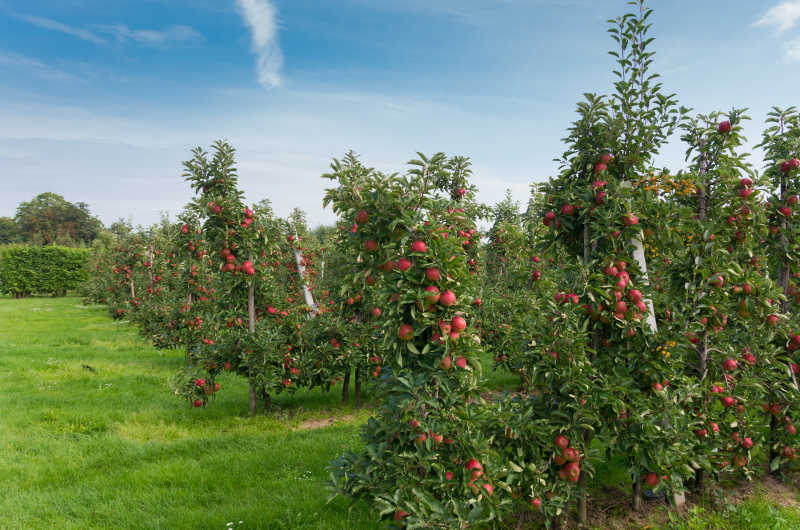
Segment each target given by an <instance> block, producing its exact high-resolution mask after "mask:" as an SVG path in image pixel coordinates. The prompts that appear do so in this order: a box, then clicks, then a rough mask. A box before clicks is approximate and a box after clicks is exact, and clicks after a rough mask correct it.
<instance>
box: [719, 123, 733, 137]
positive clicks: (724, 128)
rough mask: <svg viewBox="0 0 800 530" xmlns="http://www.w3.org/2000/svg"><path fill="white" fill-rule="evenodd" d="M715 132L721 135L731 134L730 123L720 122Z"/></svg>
mask: <svg viewBox="0 0 800 530" xmlns="http://www.w3.org/2000/svg"><path fill="white" fill-rule="evenodd" d="M717 130H718V131H719V132H721V133H723V134H725V133H729V132H731V122H730V121H727V120H725V121H723V122H721V123H720V124H719V127H717Z"/></svg>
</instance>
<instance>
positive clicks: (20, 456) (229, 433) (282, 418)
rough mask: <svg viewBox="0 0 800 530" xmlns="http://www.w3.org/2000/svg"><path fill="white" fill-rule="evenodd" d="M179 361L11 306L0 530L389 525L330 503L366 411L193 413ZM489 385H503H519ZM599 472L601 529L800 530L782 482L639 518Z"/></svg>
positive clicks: (318, 405) (117, 330)
mask: <svg viewBox="0 0 800 530" xmlns="http://www.w3.org/2000/svg"><path fill="white" fill-rule="evenodd" d="M182 363H183V355H182V354H181V352H178V351H175V352H169V351H158V350H156V349H154V348H152V347H151V346H149V345H148V344H147V343H146V342H145V341H144V340H142V339H141V338H140V337H139V336H138V335H137V333H136V329H135V328H134V327H132V326H131V325H129V324H127V323H124V322H114V321H112V320H111V319H110V318H109V317H108V315H107V312H106V311H105V309H104V308H99V307H85V306H83V305H82V304H81V302H80V300H79V299H78V298H61V299H50V298H31V299H24V300H11V299H9V298H0V528H2V529H5V528H9V529H22V528H57V529H63V528H81V529H87V528H110V529H123V528H169V529H179V528H181V529H182V528H210V529H220V530H222V529H225V528H230V527H231V525H229V523H233V524H232V527H234V528H269V529H272V528H275V529H295V528H319V529H337V528H341V529H359V528H377V527H380V525H379V524H378V522H377V513H376V512H375V511H374V510H372V509H371V508H370V507H369V506H368V505H367V504H366V503H363V502H359V503H356V504H354V505H352V507H351V505H350V503H349V502H348V501H346V500H344V499H334V500H333V501H332V502H331V503H327V497H328V491H327V489H326V486H325V485H326V480H327V472H326V466H327V464H328V462H329V461H330V460H331V459H333V458H335V457H336V456H337V455H338V454H340V453H341V452H343V451H345V450H347V449H353V448H357V447H358V446H359V443H360V442H359V437H358V430H359V425H360V424H361V422H362V421H363V420H365V419H366V417H367V414H368V411H367V410H361V411H359V410H355V409H353V408H351V407H347V406H343V405H342V404H341V403H340V397H339V395H338V393H330V394H326V393H323V392H319V391H311V392H298V393H297V394H296V395H294V396H288V395H281V396H278V397H277V398H276V399H275V402H276V404H277V405H278V407H279V408H278V409H277V410H276V411H273V412H271V413H269V414H267V415H265V414H261V415H259V416H256V417H250V416H249V414H248V412H247V388H246V384H245V382H244V381H243V380H241V379H238V378H236V377H233V376H223V377H222V378H221V379H220V384H221V386H222V391H221V392H219V393H218V397H217V399H216V401H215V402H214V403H213V404H212V406H211V407H209V408H207V409H194V408H191V407H189V406H188V405H187V404H186V403H185V402H184V401H181V400H179V399H177V398H176V397H175V396H173V395H172V393H171V391H170V387H169V383H168V380H169V378H170V376H172V375H173V374H174V373H175V372H176V371H178V370H179V369H180V368H181V366H182ZM487 364H488V363H487ZM486 375H487V380H486V382H485V385H486V386H488V387H490V388H492V389H501V388H503V387H508V388H511V387H513V385H514V383H515V379H514V378H513V377H512V376H509V375H506V374H501V373H493V372H492V371H491V369H490V368H488V369H487V374H486ZM331 418H334V419H336V420H335V422H334V424H333V425H331V426H325V427H319V425H328V424H329V423H330V422H329V419H331ZM311 420H320V421H316V422H312V421H311ZM309 423H314V424H315V425H316V428H305V427H306V426H307V425H308V424H309ZM595 464H596V466H597V467H598V471H599V473H598V477H597V478H596V479H595V481H594V483H593V484H592V496H593V501H592V504H593V505H594V506H595V508H594V513H593V514H592V515H593V516H594V520H595V521H596V524H595V525H594V528H603V529H605V528H641V527H648V528H679V529H687V530H688V529H692V530H694V529H701V528H720V529H725V530H734V529H738V528H743V529H744V528H746V529H748V530H750V529H761V528H763V529H800V511H799V510H798V506H800V503H798V500H799V499H800V497H799V496H798V492H797V489H795V488H793V487H791V486H783V485H779V484H777V483H775V482H774V481H772V482H761V483H758V484H756V485H755V486H753V487H751V488H750V489H749V490H748V491H747V492H746V493H745V494H742V495H741V496H740V498H739V499H737V500H738V501H739V502H736V503H733V502H729V503H722V504H718V503H717V504H712V503H711V502H710V501H706V502H703V503H700V504H699V505H697V506H693V507H692V508H691V509H690V511H689V513H688V514H686V515H685V516H683V517H677V516H672V517H670V516H669V514H668V513H667V511H666V509H665V507H663V506H662V507H658V506H657V505H649V506H648V510H647V511H646V513H644V514H640V515H637V516H635V517H630V516H629V515H628V514H627V508H626V504H625V500H624V499H625V495H626V489H625V488H626V487H627V485H626V484H625V481H626V477H625V471H624V469H623V468H622V467H621V465H616V464H615V463H613V462H612V463H602V462H600V461H599V460H598V461H596V462H595ZM776 489H779V490H780V491H779V492H778V494H776ZM742 499H744V500H742ZM712 506H716V508H713V507H712ZM240 521H241V524H240ZM534 524H535V523H534Z"/></svg>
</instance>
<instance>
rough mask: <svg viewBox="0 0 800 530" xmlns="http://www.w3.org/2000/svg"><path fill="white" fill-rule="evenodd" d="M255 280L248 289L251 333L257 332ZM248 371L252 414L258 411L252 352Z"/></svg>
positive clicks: (248, 329) (248, 322)
mask: <svg viewBox="0 0 800 530" xmlns="http://www.w3.org/2000/svg"><path fill="white" fill-rule="evenodd" d="M255 298H256V297H255V282H254V281H250V288H249V289H248V290H247V331H248V333H250V334H251V335H253V334H255V332H256V300H255ZM247 364H248V366H247V372H248V379H249V383H250V414H253V415H255V413H256V388H255V385H254V384H253V358H252V354H250V357H249V358H248V360H247Z"/></svg>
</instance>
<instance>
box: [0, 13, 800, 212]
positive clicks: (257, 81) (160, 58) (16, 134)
mask: <svg viewBox="0 0 800 530" xmlns="http://www.w3.org/2000/svg"><path fill="white" fill-rule="evenodd" d="M650 5H651V6H652V7H653V8H654V9H655V13H654V16H653V18H652V19H651V20H652V22H654V23H655V27H654V29H653V33H652V35H653V36H655V37H656V41H655V44H654V47H655V50H656V51H657V56H656V60H655V64H654V69H655V70H656V71H658V72H659V73H661V74H662V82H663V83H664V85H665V88H666V89H667V90H668V91H670V92H676V93H677V94H678V96H679V100H680V102H681V103H682V104H683V105H686V106H689V107H692V108H694V109H695V111H697V112H709V111H713V110H726V109H729V108H731V106H734V105H735V106H739V107H742V106H746V107H749V108H750V115H751V116H752V118H753V121H752V122H751V123H750V124H748V126H747V128H746V134H747V135H748V137H749V138H750V140H751V143H752V144H754V143H757V140H758V137H759V135H760V132H761V129H762V123H763V120H764V117H765V115H766V112H767V111H768V110H769V109H770V107H771V106H773V105H776V106H788V105H792V104H800V1H798V0H790V1H779V0H759V1H752V0H705V1H702V2H698V1H697V0H693V1H687V0H654V1H652V2H651V4H650ZM625 9H626V2H625V1H624V0H594V1H591V0H336V1H334V0H317V1H312V0H285V1H284V0H113V1H111V2H109V1H108V0H58V1H53V0H50V1H45V0H27V1H26V2H20V1H18V0H0V175H1V176H0V216H2V215H13V213H14V209H15V208H16V205H17V204H18V203H19V202H20V201H23V200H29V199H30V198H32V197H33V196H35V195H36V194H38V193H41V192H44V191H53V192H56V193H60V194H62V195H64V196H65V197H66V198H67V199H68V200H71V201H85V202H88V203H89V204H90V207H91V209H92V211H93V212H94V213H96V214H97V215H99V216H100V218H101V219H102V220H103V221H104V222H106V223H107V224H108V223H110V222H112V221H114V220H116V219H118V218H120V217H122V218H131V219H132V220H133V222H134V223H135V224H148V223H151V222H154V221H157V220H158V218H159V216H160V213H161V212H169V213H170V214H172V215H174V214H176V213H178V212H179V211H180V209H181V208H182V207H183V205H184V204H185V203H186V202H187V201H188V199H189V189H188V187H187V186H186V185H185V183H184V182H183V181H182V179H181V177H180V173H181V165H180V162H181V160H184V159H185V158H187V157H188V153H189V149H190V148H192V147H194V146H197V145H202V146H207V145H208V144H210V143H211V142H212V141H213V140H215V139H217V138H227V139H228V140H230V141H231V142H232V143H233V144H234V146H236V147H237V149H238V152H239V168H240V183H241V186H242V188H243V189H244V191H245V193H246V195H247V198H248V200H250V201H258V200H260V199H263V198H269V199H270V200H272V202H273V204H274V206H275V209H276V211H277V213H278V214H280V215H286V214H288V213H289V211H290V210H291V209H292V208H293V207H295V206H297V207H300V208H302V209H304V210H306V211H307V212H308V217H309V220H310V222H311V224H312V225H314V224H318V223H329V222H331V221H332V220H333V214H332V213H331V212H330V211H327V212H326V211H323V210H322V205H321V199H322V194H323V189H324V187H325V185H326V184H327V182H328V181H323V179H321V178H319V176H320V174H322V173H323V172H325V171H326V170H327V169H328V165H329V163H330V159H331V157H339V156H341V155H342V154H343V153H344V152H346V151H347V150H348V149H353V150H355V151H357V152H358V153H360V154H361V155H362V158H363V160H364V161H365V162H366V163H368V164H369V165H371V166H374V167H376V168H379V169H383V170H387V171H393V170H401V169H403V168H404V167H405V162H406V161H407V160H409V159H410V158H412V157H413V156H414V153H415V152H416V151H422V152H425V153H433V152H436V151H444V152H446V153H448V154H463V155H467V156H470V157H471V158H472V160H473V164H474V168H475V173H476V176H475V183H476V184H477V186H478V187H479V189H480V190H481V192H480V198H481V199H482V200H484V201H485V202H490V203H493V202H496V201H497V200H499V199H501V198H502V196H503V195H504V193H505V189H506V188H510V189H511V190H512V192H513V194H514V196H515V197H516V198H517V199H519V200H520V201H521V202H523V203H524V201H525V199H526V197H527V193H528V185H529V184H530V183H531V182H534V181H541V180H544V179H546V178H547V177H548V176H550V175H552V174H554V173H555V169H556V165H555V163H554V162H553V161H552V160H553V158H556V157H557V156H559V154H560V153H561V152H562V151H563V147H562V145H561V143H560V138H562V137H563V136H564V133H565V130H566V128H567V126H568V125H569V123H570V122H571V121H572V120H573V118H574V108H575V103H576V102H577V101H578V100H579V99H580V98H581V97H582V94H583V93H584V92H608V91H609V90H610V87H611V83H612V81H613V79H612V76H611V73H610V72H611V67H612V66H613V62H612V61H613V59H612V58H611V57H610V56H609V55H607V53H606V52H607V50H608V49H609V48H610V47H611V44H612V41H611V40H610V38H609V37H608V36H607V34H606V29H607V25H606V23H605V21H606V20H607V19H608V18H613V17H614V16H616V15H618V14H621V13H623V12H624V10H625ZM682 152H683V148H682V146H681V145H680V144H679V143H678V142H673V143H672V144H671V145H670V146H668V147H667V148H666V149H665V151H664V153H663V155H662V157H661V160H660V161H659V162H661V163H662V164H663V165H667V166H669V167H671V168H675V169H678V168H680V167H681V163H682ZM753 162H754V164H756V165H757V166H760V165H761V161H760V159H759V157H758V154H757V153H755V156H754V160H753Z"/></svg>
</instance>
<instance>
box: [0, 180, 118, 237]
mask: <svg viewBox="0 0 800 530" xmlns="http://www.w3.org/2000/svg"><path fill="white" fill-rule="evenodd" d="M103 230H104V226H103V223H102V222H101V221H100V219H98V218H97V217H94V216H93V215H92V214H91V213H90V212H89V205H88V204H86V203H85V202H76V203H71V202H69V201H67V200H66V199H64V197H62V196H61V195H58V194H56V193H49V192H47V193H40V194H39V195H37V196H36V197H34V198H33V199H31V200H30V201H27V202H22V203H20V205H19V206H17V211H16V213H15V215H14V217H13V218H12V217H0V245H3V244H10V243H27V244H31V245H62V246H68V247H75V246H86V245H89V244H91V242H92V241H94V240H95V238H97V236H98V235H100V233H101V232H102V231H103Z"/></svg>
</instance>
